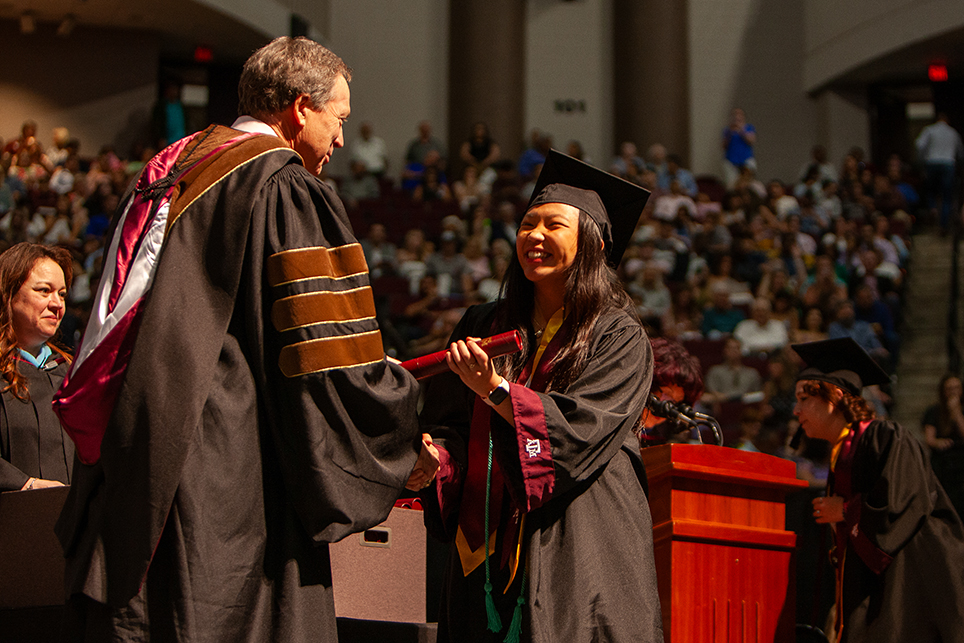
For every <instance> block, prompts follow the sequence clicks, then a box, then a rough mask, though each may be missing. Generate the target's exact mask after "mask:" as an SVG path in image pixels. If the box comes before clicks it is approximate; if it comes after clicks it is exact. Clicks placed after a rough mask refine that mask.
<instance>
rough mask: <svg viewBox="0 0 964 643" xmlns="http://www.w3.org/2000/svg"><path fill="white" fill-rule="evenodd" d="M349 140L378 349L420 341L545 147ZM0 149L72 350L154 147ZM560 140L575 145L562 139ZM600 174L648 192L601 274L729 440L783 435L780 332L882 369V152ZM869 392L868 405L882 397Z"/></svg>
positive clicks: (367, 137)
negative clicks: (759, 168) (53, 260)
mask: <svg viewBox="0 0 964 643" xmlns="http://www.w3.org/2000/svg"><path fill="white" fill-rule="evenodd" d="M352 138H353V137H351V136H350V135H349V139H350V140H349V147H348V149H349V153H350V173H349V175H347V176H343V177H328V179H327V180H329V181H332V182H333V183H334V184H335V185H336V186H337V188H338V190H339V191H340V193H341V194H342V196H343V200H344V202H345V205H346V208H347V209H348V212H349V217H350V219H351V221H352V224H353V226H354V228H355V231H356V234H357V235H358V237H359V239H360V240H361V243H362V246H363V248H364V251H365V255H366V257H367V259H368V262H369V266H370V268H371V275H372V287H373V291H374V293H375V297H376V306H377V310H378V314H379V318H380V319H379V321H380V323H381V325H382V328H383V335H384V337H385V341H386V350H387V351H388V353H389V354H390V355H393V356H397V357H399V358H408V357H412V356H416V355H419V354H425V353H428V352H431V351H434V350H438V349H439V348H441V347H443V346H444V344H445V341H446V339H447V338H448V335H449V333H450V332H451V330H452V327H453V326H454V324H455V323H456V322H457V321H458V319H459V317H460V315H461V313H462V311H463V310H464V309H465V307H467V306H470V305H472V304H474V303H480V302H484V301H491V300H493V299H495V298H496V297H498V294H499V286H500V283H501V278H502V276H503V275H504V273H505V270H506V267H507V266H508V265H509V262H510V260H511V257H512V253H513V252H514V243H515V235H516V229H517V222H518V219H519V216H520V215H521V213H522V212H523V210H524V208H525V204H526V202H527V199H528V196H529V195H530V194H531V189H532V185H533V184H534V181H535V178H536V177H537V176H538V172H539V169H540V168H541V163H542V162H543V160H544V159H545V156H546V153H547V152H548V150H549V149H550V147H552V145H553V143H552V138H551V136H550V135H549V134H547V133H546V132H541V131H539V130H534V131H533V132H532V133H531V135H530V140H529V142H528V145H527V147H526V149H525V150H524V151H523V153H522V154H521V155H520V157H519V158H506V157H505V155H504V154H503V153H502V147H501V146H500V145H499V143H498V142H497V141H496V140H494V138H493V137H492V136H491V134H490V133H489V129H488V127H487V126H486V124H485V123H483V122H480V123H476V124H475V125H474V126H473V127H472V129H471V131H470V132H468V136H467V138H466V139H465V140H464V142H462V144H461V145H460V146H459V148H458V158H455V159H448V158H446V153H447V147H446V146H445V145H444V144H443V143H442V142H441V141H440V140H439V139H437V138H435V136H434V135H433V134H432V128H431V124H430V123H429V122H428V121H423V122H421V123H420V124H419V125H418V135H417V136H416V137H415V138H414V139H413V140H412V141H411V143H410V144H409V145H408V147H407V149H406V154H405V158H404V159H403V160H402V162H401V163H399V165H398V168H399V169H398V170H397V172H396V173H395V176H396V177H397V181H396V180H395V179H394V178H393V175H392V174H391V172H390V169H391V167H392V164H391V163H390V159H388V158H387V155H386V152H385V145H384V142H383V141H382V140H381V139H380V138H378V137H377V136H375V135H374V130H373V126H372V124H371V123H369V122H365V123H363V124H362V126H361V128H360V132H359V135H358V136H357V137H354V138H355V140H351V139H352ZM2 149H3V155H2V158H0V169H2V172H3V177H4V181H3V184H2V186H0V244H2V245H0V248H5V247H9V245H11V244H13V243H16V242H18V241H23V240H29V241H39V242H41V243H47V244H56V245H61V246H64V247H66V248H68V249H69V250H70V251H71V252H72V253H73V256H74V259H75V262H74V271H75V278H74V285H73V287H72V289H71V292H70V295H69V300H68V301H69V305H70V308H69V312H68V315H67V318H66V319H65V321H64V324H63V327H64V335H63V337H62V340H63V343H64V344H66V345H67V346H68V347H73V346H74V345H75V343H76V341H77V339H78V338H79V336H80V333H81V331H82V329H83V327H84V322H85V320H86V318H87V314H88V311H89V308H90V303H91V292H92V290H93V288H94V286H95V284H94V283H92V282H93V281H94V280H95V279H96V276H97V274H98V266H99V259H100V256H101V254H102V252H103V242H104V235H105V232H106V230H107V226H108V224H109V221H110V218H111V216H112V215H113V212H114V209H115V208H116V207H117V204H118V202H119V200H120V198H121V196H122V194H123V192H124V190H125V189H126V187H127V185H128V183H129V182H130V180H131V179H132V178H133V176H134V175H135V174H136V173H137V172H138V171H139V170H140V168H141V167H142V166H143V163H144V161H145V160H146V159H149V158H150V156H151V155H152V154H153V153H154V150H152V149H140V150H135V151H132V152H130V153H129V154H127V155H126V157H127V158H122V157H121V156H120V155H118V154H117V153H115V151H114V150H113V149H111V148H110V147H105V148H103V149H101V150H100V151H99V152H98V153H97V154H96V155H95V156H85V155H83V154H82V153H81V150H80V145H79V143H78V141H77V140H75V139H71V138H70V136H69V133H67V132H66V131H65V130H64V129H63V128H57V130H56V131H55V132H54V137H53V139H52V140H51V142H50V144H49V145H43V144H42V143H41V141H40V140H38V138H37V132H36V125H35V124H34V123H32V122H30V121H28V122H26V123H24V126H23V128H22V130H21V132H20V133H19V135H14V136H13V137H11V138H10V139H9V140H8V141H7V142H6V145H4V146H3V148H2ZM566 149H567V151H569V152H570V153H571V154H576V155H578V156H580V157H582V155H583V153H582V148H581V145H580V144H579V142H578V141H570V142H568V144H567V146H566ZM584 160H586V159H584ZM609 169H610V171H612V172H614V173H617V174H620V175H621V176H623V177H624V178H626V179H627V180H630V181H634V182H636V183H639V184H640V185H643V186H644V187H646V188H647V189H649V190H651V192H652V197H651V198H650V200H649V203H648V204H647V207H646V209H645V211H644V213H643V216H642V218H641V219H640V222H639V225H638V227H637V229H636V231H635V234H634V236H633V239H632V243H631V245H630V247H629V249H628V250H627V252H626V255H625V259H624V261H623V264H622V265H621V266H620V268H619V275H620V277H621V278H622V279H623V280H624V282H625V284H626V288H627V291H628V292H629V293H630V295H631V296H632V297H633V299H634V300H635V302H636V304H637V309H638V312H639V315H640V317H641V318H642V320H643V322H644V323H645V325H646V326H647V330H648V332H649V333H650V335H651V336H654V337H659V336H663V337H667V338H670V339H675V340H678V341H681V342H682V343H683V344H684V345H685V346H687V348H688V349H689V350H690V351H691V352H692V353H693V354H694V355H696V356H697V357H698V358H699V359H700V362H701V364H702V366H703V369H704V372H705V373H711V372H712V373H713V374H714V376H713V377H709V376H708V377H707V383H708V385H711V387H716V388H717V389H719V390H708V391H707V396H706V397H705V398H704V400H703V403H704V404H705V405H706V406H707V408H708V409H709V410H711V411H713V412H715V413H717V414H719V415H720V416H721V421H722V422H723V423H724V425H725V426H724V428H725V429H726V434H727V438H728V440H729V441H731V442H732V443H733V444H734V445H742V446H743V447H744V448H749V446H750V445H755V448H758V449H759V450H761V451H774V450H776V451H779V452H780V453H783V452H784V450H785V448H786V447H784V444H785V443H786V442H787V435H788V434H790V433H792V432H793V431H794V430H795V426H794V420H793V417H792V385H790V384H788V382H790V383H792V381H793V376H794V373H795V369H796V368H797V364H796V362H795V360H794V358H793V353H792V352H790V351H789V350H788V348H787V347H788V345H789V344H790V343H793V342H803V341H813V340H816V339H822V338H826V337H842V336H851V337H853V338H854V339H855V340H857V341H858V343H860V344H861V345H862V346H864V347H865V348H866V349H867V350H868V351H869V352H870V353H871V354H872V355H873V356H874V357H875V358H876V359H878V360H879V361H880V363H881V364H882V365H883V366H884V367H885V368H887V369H889V370H892V369H893V368H894V366H895V364H896V358H897V355H898V352H899V350H900V341H899V340H900V338H899V333H898V330H897V326H898V324H897V320H899V319H900V307H901V300H902V297H901V295H902V285H903V281H904V274H905V271H906V269H907V265H906V262H907V260H908V257H909V249H908V245H909V243H910V236H909V235H910V232H911V223H912V221H913V220H914V214H915V213H916V211H917V207H918V202H919V199H918V196H917V192H916V190H915V187H914V186H915V185H916V184H918V180H917V177H916V176H915V175H914V174H913V173H911V172H910V171H909V170H908V166H907V165H906V163H905V162H904V161H903V160H902V159H900V158H897V157H893V158H891V159H890V160H889V161H888V162H887V164H886V167H881V168H875V167H874V166H872V165H870V164H869V163H867V162H866V161H865V160H864V157H863V152H862V151H861V150H859V149H854V150H852V151H851V152H850V153H848V154H847V155H846V156H845V158H844V159H843V160H842V162H841V163H840V166H839V168H838V167H836V166H835V165H834V164H832V163H830V162H829V161H828V160H827V155H826V151H825V150H824V149H823V148H822V147H820V146H815V147H814V149H813V151H812V156H811V158H810V159H808V160H807V161H806V162H805V163H804V164H803V167H802V168H801V171H800V173H799V175H798V176H797V177H792V178H791V179H790V180H789V181H784V180H782V179H771V180H769V181H768V182H767V183H763V182H762V181H760V180H759V179H758V178H757V176H756V174H755V171H754V169H753V168H751V167H744V168H743V169H742V172H741V174H740V176H739V178H738V179H737V180H736V183H735V185H734V186H733V188H732V189H730V190H726V189H725V188H724V187H723V183H722V181H721V180H720V179H719V178H717V177H714V176H699V177H697V176H694V174H693V173H692V172H691V171H690V170H688V169H687V168H685V167H684V166H683V162H682V160H681V158H680V157H679V156H678V155H676V154H674V153H672V152H668V151H667V150H666V148H665V147H664V146H662V145H659V144H654V145H651V146H650V147H649V148H648V149H647V150H646V153H645V158H644V157H641V156H639V155H638V153H637V147H636V145H635V144H634V143H632V142H624V143H623V144H621V145H620V148H619V154H618V155H617V156H616V157H615V158H614V159H613V160H612V162H611V164H610V165H609ZM449 177H458V178H457V180H455V181H454V182H452V183H450V182H449ZM747 369H750V370H752V371H753V374H752V375H750V374H748V370H747ZM753 375H756V377H754V376H753ZM747 387H749V389H755V390H748V389H747ZM874 396H875V399H874V400H873V401H874V403H875V405H876V406H877V407H878V410H884V409H885V408H886V405H887V402H888V398H887V395H886V391H876V392H875V393H874ZM748 407H751V408H750V410H749V411H748V410H747V408H748Z"/></svg>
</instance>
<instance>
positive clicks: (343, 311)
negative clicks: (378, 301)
mask: <svg viewBox="0 0 964 643" xmlns="http://www.w3.org/2000/svg"><path fill="white" fill-rule="evenodd" d="M374 317H375V301H374V299H373V298H372V289H371V287H370V286H364V287H362V288H353V289H351V290H338V291H330V290H329V291H324V292H310V293H304V294H300V295H292V296H291V297H284V298H282V299H279V300H277V301H276V302H274V305H273V306H272V308H271V321H272V323H273V324H274V327H275V329H277V330H278V331H279V332H284V331H286V330H292V329H294V328H303V327H305V326H311V325H313V324H330V323H335V322H351V321H361V320H363V319H372V318H374Z"/></svg>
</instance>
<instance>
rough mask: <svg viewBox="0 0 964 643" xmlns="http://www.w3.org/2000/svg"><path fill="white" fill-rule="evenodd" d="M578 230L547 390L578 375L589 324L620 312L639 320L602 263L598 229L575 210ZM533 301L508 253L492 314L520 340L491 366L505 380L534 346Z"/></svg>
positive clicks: (515, 261) (532, 290)
mask: <svg viewBox="0 0 964 643" xmlns="http://www.w3.org/2000/svg"><path fill="white" fill-rule="evenodd" d="M578 234H579V236H578V239H577V241H576V256H575V259H574V261H573V264H572V266H571V267H570V268H569V271H568V274H567V275H566V286H565V288H566V292H565V296H564V299H563V306H564V307H565V310H566V320H567V323H566V324H565V325H564V326H563V331H562V332H565V333H566V334H565V336H564V342H563V347H562V349H561V350H560V351H559V353H557V354H556V356H555V357H554V358H553V360H552V364H551V369H550V376H549V382H548V384H547V390H548V389H553V390H563V389H565V388H566V387H567V386H568V385H569V384H571V383H572V382H574V381H575V380H576V378H578V377H579V375H580V374H581V373H582V371H583V368H584V367H585V365H586V358H587V357H588V355H589V347H590V343H591V341H592V331H593V327H594V326H595V324H596V321H597V320H598V319H599V318H600V317H601V316H602V315H603V314H604V313H606V312H609V311H613V310H624V311H626V312H627V313H628V314H629V315H630V316H631V317H632V318H633V319H634V320H636V322H637V323H638V322H639V318H638V316H637V315H636V309H635V307H634V306H633V301H632V299H631V298H630V297H629V295H628V294H626V291H625V289H624V288H623V286H622V283H621V282H620V281H619V278H618V277H617V275H616V271H615V270H613V269H612V268H611V267H609V264H607V263H606V255H605V253H604V252H603V248H602V236H601V235H600V233H599V228H598V227H597V226H596V223H595V222H594V221H593V220H592V219H591V218H589V216H588V215H587V214H585V213H584V212H581V211H580V212H579V233H578ZM534 305H535V284H533V283H532V282H531V281H529V280H528V279H526V276H525V273H524V272H523V270H522V265H521V264H520V263H519V256H518V253H516V252H513V253H512V260H511V262H510V263H509V269H508V270H507V271H506V275H505V280H504V281H503V282H502V300H501V301H500V302H499V305H498V308H497V313H496V324H497V326H498V327H499V328H503V329H506V330H517V331H519V333H520V334H521V335H522V338H523V339H522V350H521V351H519V352H518V353H515V354H513V355H511V356H506V357H500V358H497V359H496V369H497V370H498V371H499V372H503V373H508V374H509V379H511V380H515V379H517V378H518V377H519V374H520V373H521V372H522V369H523V368H524V367H525V365H526V363H527V362H529V360H531V359H532V356H533V354H534V353H535V351H536V349H537V348H538V346H539V342H538V341H537V340H536V336H535V329H533V327H532V314H533V310H534Z"/></svg>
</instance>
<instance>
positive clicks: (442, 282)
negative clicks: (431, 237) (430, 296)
mask: <svg viewBox="0 0 964 643" xmlns="http://www.w3.org/2000/svg"><path fill="white" fill-rule="evenodd" d="M459 250H460V248H459V237H458V235H457V234H456V233H455V232H453V231H451V230H446V231H445V232H443V233H442V236H441V237H440V238H439V248H438V250H437V251H435V252H433V253H432V254H431V255H429V257H428V259H426V260H425V267H426V269H427V271H428V274H429V275H432V276H433V277H435V278H436V279H437V280H438V289H439V293H440V294H441V295H442V296H443V297H447V296H448V295H450V294H452V293H458V294H464V293H468V292H471V291H472V286H473V284H472V271H471V270H470V268H469V263H468V261H467V260H466V259H465V255H463V254H462V253H461V252H459Z"/></svg>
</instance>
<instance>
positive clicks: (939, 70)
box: [927, 63, 947, 83]
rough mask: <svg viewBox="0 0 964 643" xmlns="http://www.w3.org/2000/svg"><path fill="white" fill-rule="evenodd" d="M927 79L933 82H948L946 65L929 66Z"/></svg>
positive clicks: (933, 64) (934, 64)
mask: <svg viewBox="0 0 964 643" xmlns="http://www.w3.org/2000/svg"><path fill="white" fill-rule="evenodd" d="M927 78H928V79H930V80H931V82H935V83H942V82H944V81H946V80H947V65H945V64H944V63H931V64H930V65H928V66H927Z"/></svg>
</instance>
